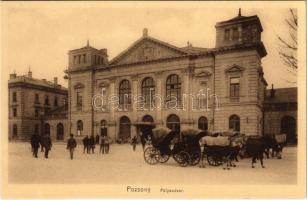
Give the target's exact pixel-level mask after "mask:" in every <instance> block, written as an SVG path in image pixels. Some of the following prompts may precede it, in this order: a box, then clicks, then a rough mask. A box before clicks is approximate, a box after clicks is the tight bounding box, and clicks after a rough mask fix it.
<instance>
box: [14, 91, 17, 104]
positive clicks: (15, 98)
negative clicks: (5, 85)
mask: <svg viewBox="0 0 307 200" xmlns="http://www.w3.org/2000/svg"><path fill="white" fill-rule="evenodd" d="M13 102H17V93H16V92H13Z"/></svg>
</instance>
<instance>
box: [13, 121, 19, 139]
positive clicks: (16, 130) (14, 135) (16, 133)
mask: <svg viewBox="0 0 307 200" xmlns="http://www.w3.org/2000/svg"><path fill="white" fill-rule="evenodd" d="M17 135H18V129H17V125H16V124H14V125H13V137H17Z"/></svg>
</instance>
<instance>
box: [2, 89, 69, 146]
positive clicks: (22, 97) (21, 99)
mask: <svg viewBox="0 0 307 200" xmlns="http://www.w3.org/2000/svg"><path fill="white" fill-rule="evenodd" d="M14 92H16V95H17V102H13V93H14ZM35 94H38V95H39V102H40V104H36V103H35ZM46 95H48V96H49V106H47V107H48V108H49V109H50V110H52V109H55V108H56V106H55V105H54V98H55V97H56V96H57V98H58V106H57V107H60V106H63V105H64V99H65V98H66V94H63V92H61V93H59V92H49V91H47V90H43V89H36V88H35V87H33V88H31V87H30V88H29V87H28V86H27V87H23V86H18V87H9V107H10V109H9V134H8V136H9V138H13V128H12V127H13V125H14V124H16V125H17V127H18V134H17V138H16V137H15V138H14V139H20V140H27V139H29V137H30V136H31V134H33V133H34V129H35V125H36V124H38V125H39V134H41V133H42V130H43V129H42V127H41V125H42V120H43V115H44V113H42V112H43V111H44V108H45V107H46V106H45V105H44V98H45V96H46ZM13 108H17V117H14V116H13ZM36 108H37V109H38V110H39V116H38V117H35V109H36Z"/></svg>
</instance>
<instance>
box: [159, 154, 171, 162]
mask: <svg viewBox="0 0 307 200" xmlns="http://www.w3.org/2000/svg"><path fill="white" fill-rule="evenodd" d="M169 157H170V156H169V155H167V154H164V155H163V156H162V155H161V154H160V153H158V154H157V155H156V160H157V161H158V162H160V163H166V162H167V161H168V159H169Z"/></svg>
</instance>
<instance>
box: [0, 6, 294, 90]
mask: <svg viewBox="0 0 307 200" xmlns="http://www.w3.org/2000/svg"><path fill="white" fill-rule="evenodd" d="M239 7H240V8H241V10H242V15H243V16H250V15H258V17H259V18H260V21H261V23H262V26H263V29H264V31H263V32H262V41H263V43H264V45H265V47H266V50H267V53H268V55H267V56H266V57H264V58H263V59H262V66H263V68H264V76H265V78H266V80H267V82H268V84H269V85H268V87H271V84H274V87H276V88H277V87H293V86H296V84H293V83H292V82H296V77H295V76H293V75H291V74H289V73H288V72H287V67H286V66H285V65H284V64H283V62H282V60H281V59H280V57H279V55H278V40H277V34H279V35H281V36H284V37H286V36H287V35H288V27H287V25H286V23H285V18H287V17H288V16H289V10H288V8H286V7H285V6H283V7H282V6H273V7H268V6H265V5H263V4H256V3H255V2H254V3H240V2H235V3H232V4H231V5H229V6H228V5H226V4H224V5H222V4H218V3H215V2H214V3H213V2H211V3H210V2H193V3H187V2H167V3H162V2H148V3H145V2H132V3H129V2H125V3H123V2H118V3H116V2H96V3H85V2H74V3H70V2H64V3H63V2H62V3H57V4H55V3H52V2H45V3H25V2H20V3H16V2H15V3H11V4H10V3H7V5H6V6H3V7H2V11H4V12H3V15H2V30H3V32H2V44H3V45H2V50H3V53H2V56H3V57H2V58H3V60H2V61H3V62H2V66H3V67H5V68H7V69H8V70H7V71H8V73H7V76H6V78H7V79H8V78H9V73H13V72H14V71H15V72H16V73H17V75H23V74H26V73H27V71H28V69H29V67H30V69H31V71H32V72H33V77H35V78H40V79H43V78H46V79H47V80H53V77H58V78H59V83H60V84H63V85H64V86H67V81H66V80H64V79H63V77H64V70H65V69H66V68H67V65H68V54H67V53H68V51H69V50H72V49H76V48H80V47H83V46H85V45H86V42H87V40H89V42H90V45H91V46H93V47H95V48H98V49H102V48H107V50H108V55H109V60H111V59H112V58H113V57H115V56H116V55H118V54H119V53H120V52H121V51H123V50H125V49H126V48H127V47H129V46H130V45H131V44H132V43H133V42H134V41H136V40H138V39H139V38H140V37H141V36H142V31H143V29H144V28H145V27H146V28H148V34H149V35H150V36H151V37H154V38H156V39H159V40H162V41H165V42H168V43H170V44H172V45H175V46H178V47H183V46H186V45H187V42H188V41H189V42H190V43H192V45H193V46H197V47H206V48H213V47H215V27H214V26H215V24H216V22H219V21H223V20H228V19H231V18H233V17H236V16H237V14H238V8H239ZM281 7H282V8H281Z"/></svg>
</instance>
